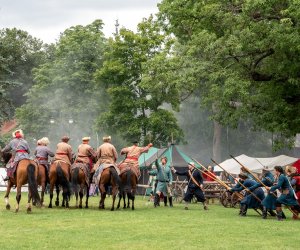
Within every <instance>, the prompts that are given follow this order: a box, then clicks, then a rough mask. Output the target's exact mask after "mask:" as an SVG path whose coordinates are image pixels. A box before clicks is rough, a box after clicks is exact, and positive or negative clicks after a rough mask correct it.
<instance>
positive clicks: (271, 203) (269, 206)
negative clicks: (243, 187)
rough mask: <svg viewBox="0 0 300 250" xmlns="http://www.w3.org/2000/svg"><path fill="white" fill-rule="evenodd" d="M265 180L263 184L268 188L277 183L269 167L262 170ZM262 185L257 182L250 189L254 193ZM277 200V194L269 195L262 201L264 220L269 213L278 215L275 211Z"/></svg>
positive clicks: (263, 179)
mask: <svg viewBox="0 0 300 250" xmlns="http://www.w3.org/2000/svg"><path fill="white" fill-rule="evenodd" d="M262 174H263V178H262V180H261V182H262V183H263V184H264V185H265V186H267V187H272V186H273V184H274V181H275V177H274V175H273V174H272V173H271V171H270V169H269V168H268V167H264V169H263V170H262ZM261 186H262V184H261V183H259V182H256V183H255V184H254V185H253V186H252V187H250V188H249V190H250V191H251V192H253V191H254V190H255V189H257V188H258V187H261ZM276 199H277V196H276V194H275V193H272V194H270V193H268V194H267V196H266V197H265V198H264V199H263V200H262V202H261V204H262V206H263V212H262V218H263V219H266V218H267V214H268V212H269V213H270V214H271V215H272V216H275V215H276V214H275V213H274V211H273V210H275V209H276Z"/></svg>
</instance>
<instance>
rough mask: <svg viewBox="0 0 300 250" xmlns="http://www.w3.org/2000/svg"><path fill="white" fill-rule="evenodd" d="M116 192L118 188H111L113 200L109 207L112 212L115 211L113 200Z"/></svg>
mask: <svg viewBox="0 0 300 250" xmlns="http://www.w3.org/2000/svg"><path fill="white" fill-rule="evenodd" d="M117 192H118V186H114V187H113V188H112V198H113V202H112V206H111V209H110V211H114V210H115V200H116V196H117Z"/></svg>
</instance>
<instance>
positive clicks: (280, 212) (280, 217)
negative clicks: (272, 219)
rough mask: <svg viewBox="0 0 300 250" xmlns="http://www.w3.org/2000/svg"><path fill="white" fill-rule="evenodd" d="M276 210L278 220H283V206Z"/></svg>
mask: <svg viewBox="0 0 300 250" xmlns="http://www.w3.org/2000/svg"><path fill="white" fill-rule="evenodd" d="M276 212H277V220H279V221H282V220H283V218H282V209H281V207H277V208H276Z"/></svg>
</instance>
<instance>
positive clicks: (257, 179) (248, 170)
mask: <svg viewBox="0 0 300 250" xmlns="http://www.w3.org/2000/svg"><path fill="white" fill-rule="evenodd" d="M230 157H231V158H232V159H234V160H235V161H236V162H237V163H238V164H240V165H241V166H242V167H243V168H244V169H245V170H246V172H248V173H249V174H251V175H252V176H253V177H254V179H255V180H256V181H257V182H258V183H260V184H261V185H262V186H263V187H264V188H266V189H267V188H268V187H267V186H266V185H265V184H264V183H263V182H262V181H261V180H260V179H259V178H258V177H257V176H255V175H253V174H252V173H251V171H250V169H248V168H247V167H246V166H245V165H243V164H242V163H240V162H239V161H238V160H237V159H236V158H235V157H234V156H233V155H230ZM257 161H258V160H257ZM258 162H259V163H260V164H261V162H260V161H258ZM261 165H262V166H263V167H264V165H263V164H261ZM267 190H268V189H267ZM270 193H271V192H270ZM271 194H272V195H273V196H274V197H276V198H277V195H276V194H274V193H271ZM287 208H288V209H289V210H290V211H291V213H292V214H293V215H295V216H296V217H298V215H297V214H296V213H295V212H294V211H293V210H292V209H291V208H290V207H289V206H287Z"/></svg>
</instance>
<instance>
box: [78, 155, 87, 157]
mask: <svg viewBox="0 0 300 250" xmlns="http://www.w3.org/2000/svg"><path fill="white" fill-rule="evenodd" d="M78 157H89V156H87V155H78Z"/></svg>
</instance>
